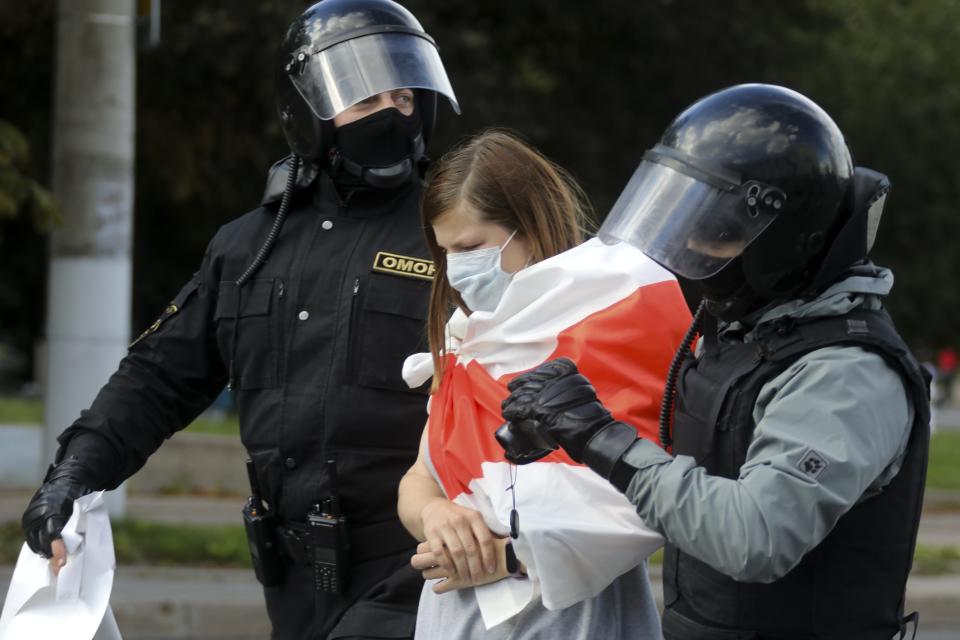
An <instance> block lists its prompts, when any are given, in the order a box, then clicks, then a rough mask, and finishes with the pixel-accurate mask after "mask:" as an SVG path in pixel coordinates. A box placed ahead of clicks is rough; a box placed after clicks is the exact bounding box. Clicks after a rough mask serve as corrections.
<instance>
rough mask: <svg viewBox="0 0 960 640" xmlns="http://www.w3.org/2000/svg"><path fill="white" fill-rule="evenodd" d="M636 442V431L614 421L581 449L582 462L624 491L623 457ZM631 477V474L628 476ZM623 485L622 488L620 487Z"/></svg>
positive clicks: (594, 435) (627, 479)
mask: <svg viewBox="0 0 960 640" xmlns="http://www.w3.org/2000/svg"><path fill="white" fill-rule="evenodd" d="M636 441H637V430H636V429H635V428H633V427H631V426H630V425H628V424H625V423H623V422H618V421H616V420H614V421H613V422H611V423H610V424H608V425H606V426H605V427H603V428H601V429H600V430H599V431H597V432H596V433H595V434H593V436H592V437H591V438H590V440H589V441H587V446H586V447H584V449H583V462H584V464H586V465H587V466H588V467H590V468H591V469H593V470H594V471H595V472H597V473H598V474H599V475H601V476H603V477H604V478H605V479H607V480H609V481H611V482H612V483H613V484H614V486H616V487H617V489H619V490H620V491H623V490H624V489H626V484H628V483H629V481H630V479H629V477H627V478H626V483H624V482H623V480H624V478H623V476H624V474H625V467H627V468H628V469H627V470H629V465H625V463H624V462H623V455H624V454H625V453H626V452H627V451H628V450H629V449H630V447H631V446H633V443H634V442H636ZM630 475H632V474H630ZM621 484H623V485H624V486H622V487H621V486H620V485H621Z"/></svg>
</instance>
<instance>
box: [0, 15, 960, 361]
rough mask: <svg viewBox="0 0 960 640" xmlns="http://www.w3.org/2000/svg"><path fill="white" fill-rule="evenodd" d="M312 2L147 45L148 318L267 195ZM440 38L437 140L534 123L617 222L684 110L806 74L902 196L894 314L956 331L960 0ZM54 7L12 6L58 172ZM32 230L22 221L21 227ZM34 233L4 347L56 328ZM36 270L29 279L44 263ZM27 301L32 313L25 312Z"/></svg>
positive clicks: (887, 235)
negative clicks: (625, 193) (294, 41)
mask: <svg viewBox="0 0 960 640" xmlns="http://www.w3.org/2000/svg"><path fill="white" fill-rule="evenodd" d="M308 4H309V2H304V1H302V0H276V1H274V2H269V3H266V2H260V1H258V0H231V1H230V2H226V1H225V0H221V1H210V2H203V3H188V2H176V3H174V2H170V3H164V5H163V29H162V41H161V43H160V45H159V47H157V48H154V49H142V50H141V51H140V52H139V53H138V71H137V82H138V89H137V169H136V176H137V184H136V221H135V245H134V268H135V274H136V278H135V285H134V326H133V327H132V331H133V333H134V334H136V333H137V332H138V331H139V329H140V328H142V327H143V326H146V325H148V324H149V323H150V322H151V321H152V320H153V319H154V318H155V317H156V315H157V310H158V309H161V308H162V307H163V306H164V305H165V304H166V303H167V301H168V300H169V299H170V298H171V297H172V296H173V295H174V294H175V293H176V292H177V291H178V290H179V288H180V286H181V285H182V283H183V282H185V281H186V280H187V279H188V278H189V276H190V273H191V272H192V271H193V270H194V269H195V268H196V266H197V265H199V262H200V257H201V256H202V254H203V250H204V247H205V245H206V243H207V242H208V241H209V239H210V238H211V237H212V236H213V233H214V232H215V230H216V229H217V227H219V226H220V225H222V224H223V223H225V222H226V221H228V220H230V219H232V218H234V217H236V216H238V215H240V214H242V213H244V212H245V211H247V210H249V209H251V208H253V207H255V206H256V204H257V202H258V200H259V197H260V193H261V189H262V187H263V179H264V177H265V173H266V169H267V167H268V166H269V165H270V164H271V163H272V162H273V161H275V160H276V159H278V158H280V157H282V156H283V155H285V153H286V146H285V143H284V141H283V138H282V135H281V132H280V128H279V125H278V122H277V118H276V115H275V111H274V106H273V83H274V74H275V66H276V65H275V50H276V46H277V44H278V43H279V40H280V38H281V36H282V34H283V32H284V29H285V28H286V25H287V24H288V23H289V22H290V21H291V20H292V18H293V17H295V16H296V15H297V14H298V13H300V12H301V11H302V10H303V9H304V8H305V7H306V6H307V5H308ZM405 4H406V6H407V7H408V8H410V9H411V10H412V11H413V12H414V13H415V14H416V15H417V16H418V18H419V19H420V21H421V22H422V23H423V25H424V26H425V28H426V29H427V30H428V31H429V32H430V33H431V34H432V35H433V36H434V37H435V38H436V40H437V42H438V43H439V45H440V48H441V55H442V57H443V60H444V63H445V65H446V67H447V70H448V72H449V75H450V77H451V79H452V82H453V85H454V88H455V90H456V92H457V95H458V98H459V100H460V104H461V106H462V107H463V115H462V116H461V117H455V116H454V115H453V113H452V112H451V110H450V109H449V108H447V106H446V105H444V104H441V106H440V109H439V116H440V121H439V125H438V129H437V132H436V135H435V136H434V141H433V144H432V145H431V147H432V149H431V153H432V154H433V155H435V156H436V155H439V154H440V153H442V151H443V149H444V148H447V147H449V146H450V145H451V144H452V143H454V142H455V141H457V140H458V139H460V138H461V137H463V136H465V135H467V134H469V133H473V132H475V131H477V130H479V129H480V128H483V127H486V126H494V125H495V126H506V127H511V128H514V129H516V130H518V131H519V132H521V133H522V134H523V135H524V136H525V137H527V138H528V139H529V140H531V141H532V142H533V143H534V144H536V145H537V146H538V147H540V148H541V149H542V150H543V151H544V152H545V153H546V154H547V155H549V156H550V157H551V158H553V159H554V160H556V161H557V162H558V163H560V164H562V165H564V166H565V167H567V168H568V169H570V170H571V171H572V172H573V174H574V175H575V176H576V177H577V178H578V179H579V180H580V181H581V182H582V184H583V186H584V188H585V190H586V191H587V193H589V194H590V195H591V196H592V198H593V200H594V204H595V206H596V209H597V211H598V212H599V213H600V215H601V216H602V215H603V214H604V213H605V212H606V211H607V210H608V209H609V207H610V206H611V205H612V203H613V201H614V200H615V199H616V196H617V194H618V193H619V192H620V189H621V188H622V187H623V186H624V185H625V184H626V182H627V180H628V178H629V177H630V174H631V173H632V171H633V170H634V168H635V167H636V164H637V163H638V161H639V159H640V156H641V153H642V151H643V150H644V149H645V148H647V147H649V146H651V145H652V144H654V143H655V142H656V140H657V138H658V137H659V134H660V133H661V132H662V130H663V129H664V128H665V127H666V125H667V124H668V123H669V121H670V120H671V119H672V118H673V117H674V116H675V115H676V114H677V113H679V112H680V111H681V110H682V109H683V108H684V107H685V106H686V105H688V104H689V103H691V102H692V101H694V100H696V99H697V98H699V97H701V96H703V95H705V94H706V93H709V92H711V91H714V90H717V89H720V88H722V87H725V86H728V85H731V84H736V83H740V82H755V81H759V82H772V83H777V84H784V85H787V86H790V87H793V88H795V89H797V90H799V91H801V92H803V93H805V94H807V95H809V96H810V97H811V98H813V99H814V100H815V101H817V102H818V103H820V104H821V105H822V106H824V108H826V109H827V111H828V112H830V113H831V114H832V115H833V116H834V117H835V119H836V120H837V122H838V123H839V124H840V127H841V128H842V129H843V130H844V132H845V133H846V135H847V137H848V140H849V142H850V145H851V147H852V149H853V151H854V154H855V157H856V159H857V161H858V163H861V164H864V165H866V166H870V167H872V168H875V169H878V170H881V171H884V172H885V173H888V174H889V175H890V176H891V178H892V181H893V184H894V192H893V195H892V196H891V198H890V200H889V202H888V205H887V207H888V209H887V212H886V215H885V220H884V223H883V225H882V226H881V230H880V236H879V240H878V243H877V247H876V249H875V258H876V260H877V262H879V263H881V264H886V265H889V266H891V267H893V268H894V270H895V273H896V276H897V285H896V287H895V289H894V293H893V295H892V296H891V298H890V299H889V306H890V308H891V310H892V312H893V314H894V316H895V317H896V319H897V321H898V323H899V326H900V327H901V329H902V331H903V332H904V333H905V334H906V335H907V337H908V338H909V339H910V341H911V342H912V344H913V345H914V346H916V347H921V346H929V347H936V346H939V345H942V344H947V343H951V342H953V341H955V339H956V338H955V335H956V330H955V328H954V325H955V322H954V318H956V317H958V316H960V287H958V286H956V283H955V279H956V278H957V277H958V275H960V251H957V250H956V249H955V248H954V246H953V245H954V244H955V243H956V242H957V239H958V238H960V216H957V215H955V214H954V212H953V209H954V207H955V203H956V202H957V195H958V194H957V193H956V191H957V190H958V189H960V180H958V179H957V175H956V173H957V171H956V169H955V167H956V166H957V163H956V161H955V159H954V149H956V148H960V83H958V82H957V80H956V78H957V77H960V74H958V71H960V69H958V66H960V58H958V57H957V56H956V55H955V53H954V45H953V44H952V43H953V42H955V41H956V40H957V39H958V38H957V36H958V35H960V33H958V31H960V2H958V1H957V0H929V1H927V2H906V1H903V0H869V1H862V0H803V1H798V2H766V3H758V2H756V1H755V0H727V1H725V2H703V1H702V0H645V1H644V2H637V1H636V0H604V2H592V3H584V2H573V1H558V0H526V1H525V2H516V1H507V0H485V1H484V2H475V1H472V0H444V1H443V2H436V1H435V0H433V1H429V0H409V1H408V2H405ZM53 7H54V3H53V2H52V0H43V1H39V2H34V3H3V4H0V50H2V51H4V52H5V55H4V56H3V60H2V61H0V87H3V89H0V118H2V119H5V120H7V121H9V122H11V123H13V125H14V126H16V127H17V128H18V129H19V130H20V131H22V132H23V133H24V134H25V136H26V138H27V140H28V142H29V144H30V148H31V149H32V150H33V153H32V154H31V160H30V167H29V170H28V171H26V175H32V176H47V175H49V159H48V156H49V153H48V150H49V144H50V140H49V136H50V122H51V117H50V116H51V114H50V108H51V104H52V97H51V93H52V83H53V54H52V47H53V44H54V11H53ZM9 233H10V232H8V234H9ZM31 235H35V234H33V231H32V229H30V230H29V233H28V232H27V230H23V231H22V232H21V233H20V234H19V235H18V236H17V238H16V241H15V242H13V236H10V239H11V242H9V243H8V245H6V246H5V247H4V261H3V263H2V264H0V317H3V318H4V319H9V318H13V320H7V321H6V322H5V323H4V324H3V325H2V326H0V341H3V340H8V341H9V340H13V341H15V342H16V343H17V344H18V345H20V348H22V349H23V350H24V351H29V348H30V344H31V341H32V340H33V338H35V336H36V332H37V327H40V326H42V322H41V321H40V318H41V317H42V314H41V313H40V305H41V304H42V300H43V295H42V293H43V279H42V273H43V263H44V257H43V253H44V249H43V241H42V240H40V239H35V238H33V239H32V238H31ZM24 272H26V274H27V275H26V276H25V277H24V276H23V275H21V274H23V273H24ZM11 314H12V315H11Z"/></svg>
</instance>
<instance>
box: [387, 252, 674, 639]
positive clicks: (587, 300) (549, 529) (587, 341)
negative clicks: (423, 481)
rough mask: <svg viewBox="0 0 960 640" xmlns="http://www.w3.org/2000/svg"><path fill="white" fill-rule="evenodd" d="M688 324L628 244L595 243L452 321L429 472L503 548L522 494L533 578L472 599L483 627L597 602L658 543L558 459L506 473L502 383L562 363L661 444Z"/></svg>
mask: <svg viewBox="0 0 960 640" xmlns="http://www.w3.org/2000/svg"><path fill="white" fill-rule="evenodd" d="M689 323H690V313H689V311H688V309H687V306H686V304H685V303H684V300H683V296H682V294H681V292H680V287H679V286H678V284H677V282H676V280H675V279H674V277H673V276H672V275H671V274H670V273H669V272H668V271H666V270H664V269H663V268H662V267H660V266H659V265H657V264H656V263H655V262H653V261H652V260H650V259H649V258H647V257H646V256H645V255H644V254H643V253H641V252H640V251H638V250H637V249H634V248H633V247H631V246H630V245H627V244H624V243H621V244H616V245H612V246H608V245H605V244H603V243H601V242H600V241H599V240H596V239H594V240H589V241H587V242H585V243H584V244H582V245H580V246H578V247H575V248H573V249H571V250H569V251H565V252H564V253H562V254H559V255H557V256H554V257H552V258H549V259H547V260H543V261H541V262H539V263H537V264H534V265H532V266H530V267H528V268H526V269H524V270H522V271H520V272H519V273H517V274H516V276H514V278H513V280H512V281H511V283H510V286H509V287H508V288H507V289H506V291H505V292H504V295H503V298H502V299H501V301H500V303H499V305H498V306H497V308H496V309H495V310H494V311H492V312H483V311H478V312H474V313H473V314H471V315H470V317H469V318H468V317H466V315H464V314H463V313H462V312H461V311H459V310H458V311H457V312H455V313H454V314H453V316H452V317H451V319H450V321H449V323H448V325H447V340H448V344H447V351H448V354H447V356H446V360H445V371H444V374H443V379H442V381H441V384H440V387H439V389H438V390H437V391H436V392H435V393H434V394H433V395H432V396H431V399H430V418H429V421H428V426H429V439H428V452H429V460H428V465H429V466H430V467H431V471H432V472H433V474H434V477H435V478H436V480H437V482H438V483H439V484H440V486H441V487H442V488H443V490H444V491H445V492H446V495H447V496H448V497H449V498H450V499H451V500H453V501H454V502H456V503H457V504H460V505H463V506H466V507H469V508H472V509H476V510H478V511H480V512H481V513H482V514H483V516H484V519H485V520H486V523H487V526H489V527H490V529H491V530H492V531H493V532H494V533H497V534H500V535H506V534H507V533H508V531H509V521H510V511H511V508H512V507H513V499H512V496H511V493H510V492H509V491H508V488H509V487H510V486H511V485H513V486H514V493H515V499H516V509H517V512H518V513H519V516H520V537H519V538H518V539H517V540H516V541H514V546H515V548H516V551H517V556H518V557H519V558H520V560H521V561H522V562H523V563H524V564H525V565H526V566H527V569H528V572H529V575H530V576H531V578H532V579H531V580H501V581H499V582H496V583H493V584H490V585H485V586H483V587H478V588H476V589H474V592H475V594H476V596H477V600H478V602H479V604H480V610H481V613H482V614H483V619H484V622H485V623H486V625H487V627H488V628H489V627H492V626H494V625H496V624H499V623H500V622H502V621H504V620H506V619H508V618H509V617H511V616H512V615H514V614H515V613H517V612H519V611H520V610H521V609H523V607H524V606H526V604H527V603H529V602H530V600H531V599H532V598H534V597H537V596H538V595H539V596H540V597H541V598H542V600H543V604H544V606H545V607H546V608H548V609H553V610H556V609H562V608H565V607H568V606H570V605H572V604H574V603H576V602H579V601H581V600H584V599H586V598H591V597H593V596H595V595H597V594H598V593H600V592H601V591H602V590H603V589H605V588H606V587H607V586H608V585H610V583H611V582H613V580H615V579H616V578H617V577H618V576H620V575H622V574H623V573H625V572H626V571H629V570H630V569H632V568H633V567H635V566H637V565H638V564H639V563H641V562H642V561H643V560H644V559H645V558H646V557H647V556H649V555H650V554H651V553H652V552H653V551H655V550H656V549H657V548H659V547H660V546H661V544H662V542H663V541H662V539H661V537H660V536H659V535H658V534H656V533H655V532H653V531H651V530H649V529H648V528H647V527H646V526H645V525H644V524H643V522H642V521H641V520H640V518H639V516H638V515H637V514H636V511H635V510H634V508H633V507H632V505H631V504H630V503H629V501H627V499H626V498H625V497H624V496H623V495H622V494H621V493H620V492H619V491H617V490H616V489H614V488H613V486H612V485H610V484H609V483H608V482H607V481H606V480H604V479H603V478H601V477H599V476H598V475H596V474H595V473H593V472H592V471H591V470H590V469H588V468H587V467H585V466H583V465H581V464H578V463H576V462H574V461H573V460H572V459H571V458H570V457H569V456H567V455H566V453H564V452H563V451H562V450H560V451H556V452H554V453H552V454H550V455H548V456H546V457H545V458H543V459H542V460H540V461H538V462H535V463H532V464H528V465H525V466H522V467H514V466H513V465H511V464H510V463H508V462H507V461H506V460H504V457H503V449H501V447H500V445H499V444H498V443H497V441H496V440H495V438H494V433H495V432H496V430H497V428H498V427H500V425H501V424H503V417H502V416H501V413H500V404H501V402H502V401H503V400H504V398H506V397H507V395H508V391H507V383H508V382H510V381H511V380H512V379H513V378H514V377H516V376H517V375H519V374H521V373H523V372H525V371H528V370H530V369H532V368H534V367H536V366H537V365H539V364H541V363H542V362H545V361H547V360H550V359H553V358H556V357H560V356H565V357H567V358H570V359H571V360H573V361H574V362H575V363H576V364H577V367H578V368H579V370H580V372H581V373H583V374H584V375H585V376H586V377H587V378H589V379H590V381H591V382H592V383H593V385H594V387H595V388H596V389H597V395H598V396H599V398H600V400H601V401H602V402H603V403H604V405H606V407H607V408H608V409H609V410H610V411H611V413H612V414H613V416H614V417H615V418H616V419H618V420H621V421H623V422H626V423H628V424H630V425H633V426H635V427H636V428H637V431H638V433H639V435H640V436H642V437H645V438H648V439H650V440H653V441H657V417H658V413H659V406H660V398H661V395H662V393H663V386H664V380H665V377H666V374H667V369H668V368H669V365H670V359H671V358H672V356H673V353H674V351H675V349H676V347H677V345H678V344H679V343H680V341H681V339H682V337H683V334H684V332H685V331H686V329H687V327H688V326H689ZM432 374H433V365H432V361H431V358H430V356H429V354H416V355H414V356H411V357H410V358H408V359H407V362H406V363H405V365H404V371H403V375H404V379H405V380H406V381H407V383H408V384H410V385H411V386H414V387H415V386H419V385H421V384H423V383H424V382H425V381H426V380H427V379H428V378H429V377H430V376H431V375H432Z"/></svg>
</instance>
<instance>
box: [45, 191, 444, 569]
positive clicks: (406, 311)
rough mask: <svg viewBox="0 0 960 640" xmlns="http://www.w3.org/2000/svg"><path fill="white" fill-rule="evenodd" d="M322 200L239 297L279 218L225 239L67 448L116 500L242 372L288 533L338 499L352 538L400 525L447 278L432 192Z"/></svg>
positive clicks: (267, 214)
mask: <svg viewBox="0 0 960 640" xmlns="http://www.w3.org/2000/svg"><path fill="white" fill-rule="evenodd" d="M319 184H320V187H319V189H314V188H311V189H310V191H309V192H307V193H304V194H301V195H300V197H299V198H295V199H294V201H293V205H292V207H291V210H290V214H289V217H288V219H287V221H286V224H285V225H284V227H283V229H282V231H281V233H280V235H279V237H278V239H277V242H276V245H275V246H274V248H273V251H272V252H271V253H270V255H269V258H268V259H267V261H266V262H265V263H264V264H263V266H262V267H261V268H260V269H259V271H258V272H257V273H256V274H255V275H254V277H253V279H252V280H250V281H249V282H248V283H247V284H246V285H245V286H244V287H243V288H242V290H241V291H240V292H238V290H237V286H236V284H235V281H236V279H237V278H238V277H239V276H240V275H241V273H242V272H243V271H244V269H245V268H246V267H247V266H248V265H249V264H250V263H251V261H252V260H253V258H254V255H255V254H256V252H257V250H258V249H259V248H260V247H261V245H262V244H263V241H264V239H265V238H266V237H267V234H268V232H269V230H270V228H271V225H272V224H273V221H274V216H275V207H269V206H268V207H260V208H258V209H255V210H254V211H251V212H250V213H247V214H246V215H244V216H242V217H240V218H238V219H236V220H234V221H233V222H230V223H229V224H227V225H225V226H223V227H222V228H221V229H220V230H219V231H218V232H217V234H216V236H215V237H214V238H213V240H212V241H211V242H210V244H209V246H208V248H207V251H206V255H205V256H204V258H203V263H202V264H201V267H200V270H199V271H198V272H197V273H196V274H195V275H194V277H193V279H192V280H191V281H190V282H189V283H188V284H187V285H186V286H185V287H184V288H183V289H182V290H181V291H180V293H179V294H178V295H177V297H176V298H175V299H174V300H173V301H172V302H171V304H170V306H168V307H167V309H166V310H165V311H164V313H163V315H161V317H160V318H159V319H158V320H157V322H156V323H154V324H153V325H152V326H151V327H150V328H148V329H147V331H146V332H144V335H142V336H141V337H140V338H139V339H138V340H137V341H135V342H134V344H133V345H132V346H131V349H130V352H129V354H128V355H127V357H125V358H124V359H123V361H122V362H121V364H120V368H119V370H118V371H117V372H116V373H115V374H114V375H113V377H112V378H111V379H110V381H109V382H108V384H107V385H106V386H105V387H104V388H103V389H102V390H101V391H100V393H99V395H98V396H97V398H96V400H94V402H93V405H92V406H91V408H90V409H89V410H88V411H85V412H83V413H82V415H81V417H80V419H79V420H77V421H76V422H75V423H74V424H73V425H72V426H71V427H70V428H69V429H67V430H66V431H65V432H64V433H63V434H62V435H61V437H60V441H61V444H63V445H66V444H67V443H69V442H70V440H71V439H72V438H74V437H79V439H80V441H82V443H83V447H84V449H93V450H94V454H93V455H92V458H93V459H94V460H97V461H98V463H97V464H98V473H100V472H102V475H101V482H100V484H101V485H102V486H104V487H114V486H116V485H118V484H119V483H120V482H121V481H123V480H124V479H125V478H127V477H129V476H130V475H132V474H133V473H134V472H135V471H137V469H139V468H140V467H141V466H142V465H143V463H144V462H145V460H146V458H147V457H148V456H149V455H150V454H151V453H153V451H155V450H156V449H157V447H159V446H160V445H161V443H162V442H163V441H164V439H165V438H168V437H170V436H171V435H172V434H173V433H174V432H176V431H177V430H179V429H182V428H183V427H184V426H186V425H187V424H188V423H189V422H190V421H191V420H192V419H193V418H194V417H195V416H196V415H197V414H198V413H199V412H200V411H202V410H203V409H204V408H205V407H206V406H207V405H208V404H209V403H210V401H211V400H212V399H213V398H214V397H216V395H217V394H218V393H219V391H220V390H221V389H222V387H223V386H224V384H225V383H226V382H227V380H228V377H229V376H230V373H231V361H233V365H232V378H233V385H234V388H235V390H236V392H237V400H238V404H239V410H240V430H241V438H242V440H243V444H244V445H245V446H246V448H247V450H248V451H249V453H250V456H251V457H252V459H253V460H254V463H255V465H256V470H257V474H258V477H259V481H260V485H261V491H262V495H263V497H264V498H265V499H266V500H267V501H268V503H269V505H270V506H271V508H274V509H276V510H277V512H278V515H279V517H280V518H281V520H283V521H286V522H302V521H303V520H304V517H305V514H306V512H307V511H308V509H309V507H310V505H311V504H312V503H314V502H316V501H318V500H319V499H320V498H323V497H325V496H327V495H330V494H333V493H337V494H339V496H340V497H341V504H342V508H343V510H344V513H345V514H346V516H347V518H348V522H349V523H350V525H351V529H356V528H358V527H359V526H361V525H365V524H373V523H381V522H385V521H388V520H394V521H396V520H397V515H396V496H397V485H398V483H399V480H400V477H401V476H402V475H403V473H404V472H405V471H406V469H407V468H408V467H409V466H410V465H411V464H412V463H413V461H414V459H415V457H416V452H417V446H418V442H419V435H420V432H421V429H422V428H423V425H424V422H425V420H426V414H425V404H426V396H425V392H424V391H423V390H418V391H411V390H410V389H408V388H407V386H406V385H405V383H404V382H403V380H402V379H401V375H400V373H401V367H402V364H403V361H404V359H405V358H406V356H407V355H409V354H411V353H414V352H417V351H422V350H425V348H426V338H425V336H426V330H425V318H426V312H427V306H428V300H429V291H430V280H431V278H432V275H433V273H432V272H433V265H432V263H431V262H430V260H429V258H428V257H427V256H428V253H427V249H426V245H425V243H424V241H423V239H422V232H421V225H420V217H419V195H420V188H421V185H420V183H419V181H418V182H416V183H414V184H412V185H410V186H407V187H404V188H401V189H399V190H395V191H390V192H372V191H356V192H353V193H351V194H349V195H348V196H347V197H346V198H345V199H343V200H341V198H340V196H339V195H338V194H337V192H336V190H335V189H334V188H333V185H332V183H331V182H330V180H329V178H328V177H327V176H326V174H321V176H320V179H319ZM76 444H80V442H77V443H76ZM70 449H71V450H72V449H73V444H71V445H70ZM61 451H63V449H61ZM328 460H334V461H335V463H334V466H335V470H336V471H335V473H334V472H333V469H332V468H331V465H330V464H329V463H328V462H327V461H328ZM238 464H239V462H238ZM409 543H410V544H411V545H412V544H413V541H412V539H409ZM368 555H369V554H368ZM372 555H376V554H372Z"/></svg>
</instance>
